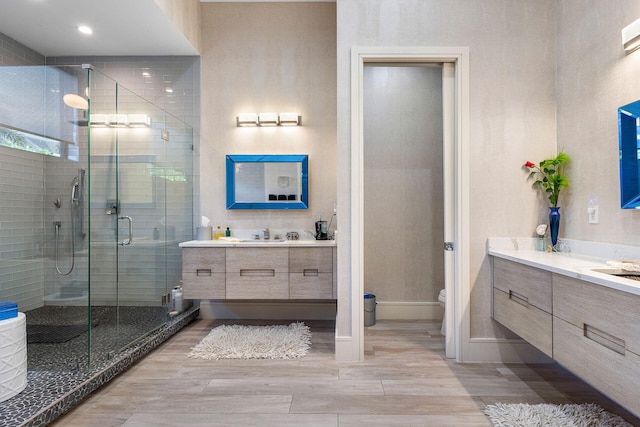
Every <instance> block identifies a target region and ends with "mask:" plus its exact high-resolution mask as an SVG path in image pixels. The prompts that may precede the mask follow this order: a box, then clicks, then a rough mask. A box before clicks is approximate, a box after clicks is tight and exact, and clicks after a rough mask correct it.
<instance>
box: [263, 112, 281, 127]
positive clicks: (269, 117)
mask: <svg viewBox="0 0 640 427" xmlns="http://www.w3.org/2000/svg"><path fill="white" fill-rule="evenodd" d="M278 123H279V121H278V113H258V124H259V125H260V126H278Z"/></svg>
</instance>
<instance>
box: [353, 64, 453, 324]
mask: <svg viewBox="0 0 640 427" xmlns="http://www.w3.org/2000/svg"><path fill="white" fill-rule="evenodd" d="M363 93H364V100H363V101H364V102H363V104H364V290H365V292H367V293H372V294H374V295H376V300H377V302H414V303H415V302H434V301H437V298H438V293H439V292H440V289H442V288H443V287H444V253H443V251H442V242H443V241H444V201H443V195H442V191H443V189H442V185H443V182H442V163H443V159H442V144H443V139H442V67H441V66H439V67H438V66H431V67H415V66H403V67H396V66H393V67H390V66H379V65H378V66H370V67H365V70H364V84H363ZM402 311H403V313H402V314H400V315H404V316H406V312H404V310H402ZM425 311H426V310H425Z"/></svg>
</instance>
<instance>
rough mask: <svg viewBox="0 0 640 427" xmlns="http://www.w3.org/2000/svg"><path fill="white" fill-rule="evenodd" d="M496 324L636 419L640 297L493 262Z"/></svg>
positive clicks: (639, 375)
mask: <svg viewBox="0 0 640 427" xmlns="http://www.w3.org/2000/svg"><path fill="white" fill-rule="evenodd" d="M492 262H493V318H494V319H495V320H496V321H498V322H500V323H501V324H503V325H504V326H506V327H508V328H509V329H510V330H512V331H513V332H515V333H516V334H518V335H519V336H520V337H522V338H523V339H524V340H525V341H527V342H529V343H530V344H532V345H533V346H535V347H537V348H538V349H539V350H541V351H542V352H544V353H545V354H547V355H548V356H550V357H552V358H553V359H554V360H556V361H557V362H558V363H560V364H561V365H563V366H564V367H565V368H567V369H568V370H570V371H571V372H573V373H574V374H576V375H577V376H579V377H580V378H582V379H583V380H584V381H586V382H588V383H589V384H591V385H592V386H593V387H595V388H597V389H598V390H600V391H601V392H603V393H604V394H606V395H607V396H609V397H610V398H612V399H614V400H616V401H617V402H618V403H620V404H621V405H622V406H624V407H626V408H627V409H629V410H630V411H631V412H633V413H635V414H636V415H638V414H640V400H639V399H638V392H637V390H638V386H637V381H638V378H640V321H638V319H639V317H638V307H640V295H636V294H633V293H629V292H624V291H621V290H618V289H614V288H610V287H607V286H603V285H598V284H594V283H591V282H588V281H585V280H580V279H578V278H575V277H569V276H566V275H563V274H558V273H551V272H550V271H547V270H545V269H542V268H535V267H531V266H528V265H525V264H521V263H518V262H514V261H510V260H506V259H502V258H498V257H495V256H494V257H492Z"/></svg>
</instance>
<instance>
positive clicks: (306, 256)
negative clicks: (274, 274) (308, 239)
mask: <svg viewBox="0 0 640 427" xmlns="http://www.w3.org/2000/svg"><path fill="white" fill-rule="evenodd" d="M310 270H315V271H316V272H318V273H331V272H332V271H333V248H290V249H289V272H290V273H304V272H305V271H310Z"/></svg>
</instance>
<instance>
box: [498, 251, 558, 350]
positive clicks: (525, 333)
mask: <svg viewBox="0 0 640 427" xmlns="http://www.w3.org/2000/svg"><path fill="white" fill-rule="evenodd" d="M551 295H552V285H551V273H549V272H548V271H545V270H540V269H538V268H533V267H529V266H527V265H523V264H518V263H516V262H512V261H507V260H504V259H501V258H494V260H493V318H494V319H496V320H497V321H498V322H500V323H502V324H503V325H505V326H506V327H508V328H509V329H511V330H512V331H513V332H515V333H516V334H518V335H519V336H521V337H522V338H523V339H524V340H525V341H527V342H529V343H531V344H533V345H534V346H535V347H537V348H538V349H540V350H541V351H542V352H543V353H544V354H546V355H547V356H549V357H551V355H552V353H553V342H552V330H553V322H552V314H553V312H552V309H551V307H552V299H551Z"/></svg>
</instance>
